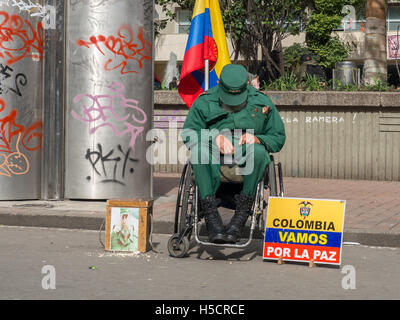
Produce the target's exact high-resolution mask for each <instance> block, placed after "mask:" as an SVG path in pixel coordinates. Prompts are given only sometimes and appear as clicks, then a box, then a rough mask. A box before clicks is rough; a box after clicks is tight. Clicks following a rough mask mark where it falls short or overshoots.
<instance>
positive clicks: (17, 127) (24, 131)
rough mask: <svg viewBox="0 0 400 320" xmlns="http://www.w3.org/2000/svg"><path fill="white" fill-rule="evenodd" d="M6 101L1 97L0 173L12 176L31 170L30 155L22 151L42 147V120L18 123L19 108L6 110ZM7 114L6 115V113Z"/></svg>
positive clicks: (30, 150)
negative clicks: (26, 123)
mask: <svg viewBox="0 0 400 320" xmlns="http://www.w3.org/2000/svg"><path fill="white" fill-rule="evenodd" d="M5 108H6V103H5V101H4V100H3V99H0V175H2V176H6V177H12V176H13V175H24V174H26V173H28V172H29V169H30V164H29V160H28V157H27V156H26V155H25V154H24V153H23V152H21V148H23V149H24V152H32V151H37V150H39V149H41V147H42V127H43V124H42V121H37V122H35V123H33V124H32V125H30V126H29V127H25V126H23V125H22V124H20V123H18V121H17V117H18V110H16V109H11V111H10V112H9V113H8V114H7V112H4V111H5ZM4 114H5V115H4Z"/></svg>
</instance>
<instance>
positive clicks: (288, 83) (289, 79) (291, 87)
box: [264, 72, 298, 91]
mask: <svg viewBox="0 0 400 320" xmlns="http://www.w3.org/2000/svg"><path fill="white" fill-rule="evenodd" d="M297 88H298V82H297V80H296V78H295V77H294V74H293V73H292V72H291V73H286V74H285V75H283V76H282V77H280V78H278V79H276V80H274V81H271V82H270V83H269V84H268V85H266V86H265V87H264V89H265V90H273V91H295V90H297Z"/></svg>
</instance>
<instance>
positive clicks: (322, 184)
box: [0, 173, 400, 247]
mask: <svg viewBox="0 0 400 320" xmlns="http://www.w3.org/2000/svg"><path fill="white" fill-rule="evenodd" d="M179 178H180V176H179V175H177V174H161V173H159V174H155V176H154V198H155V205H154V209H153V211H154V232H155V233H167V234H171V233H172V232H173V220H174V216H175V205H176V194H177V190H178V184H179ZM284 186H285V196H286V197H295V198H314V199H336V200H346V216H345V226H344V231H345V232H344V241H345V242H358V243H361V244H364V245H377V246H395V247H400V197H399V194H400V182H378V181H354V180H328V179H309V178H288V177H286V178H284ZM105 211H106V203H105V201H71V200H65V201H0V224H3V225H18V226H36V227H55V228H70V229H89V230H99V229H100V226H101V224H102V222H103V220H104V217H105Z"/></svg>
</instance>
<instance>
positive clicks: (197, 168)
mask: <svg viewBox="0 0 400 320" xmlns="http://www.w3.org/2000/svg"><path fill="white" fill-rule="evenodd" d="M232 140H233V141H232V142H233V145H234V148H235V155H234V156H232V158H233V159H234V160H235V162H236V163H238V165H239V170H240V171H239V172H238V174H239V175H242V176H243V190H242V193H244V194H246V195H250V196H255V194H256V191H257V185H258V183H259V182H260V180H261V178H262V176H263V173H264V171H265V168H266V167H267V165H268V164H269V163H270V162H271V159H270V157H269V154H268V151H267V150H266V149H265V147H264V145H262V144H253V145H242V146H239V145H238V139H234V138H233V139H232ZM190 160H191V164H192V168H193V172H194V177H195V181H196V185H197V186H198V188H199V194H200V199H205V198H206V197H208V196H212V195H215V194H216V193H217V190H218V188H219V186H220V184H221V181H220V166H221V165H220V153H219V149H218V147H217V145H216V144H215V142H213V140H208V141H201V142H200V143H199V144H198V145H196V146H195V147H194V148H193V149H192V150H191V158H190Z"/></svg>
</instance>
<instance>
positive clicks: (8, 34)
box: [0, 11, 44, 66]
mask: <svg viewBox="0 0 400 320" xmlns="http://www.w3.org/2000/svg"><path fill="white" fill-rule="evenodd" d="M43 46H44V37H43V24H42V22H41V21H39V22H38V23H37V24H36V26H33V25H32V24H31V22H30V21H29V20H26V19H23V18H21V17H20V16H18V15H15V14H13V15H11V16H10V15H9V14H8V12H6V11H0V58H1V59H4V60H5V61H6V64H7V65H9V66H10V65H12V64H14V63H16V62H18V61H21V60H23V59H26V58H30V59H32V60H34V61H40V60H42V59H43V53H44V51H43Z"/></svg>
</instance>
